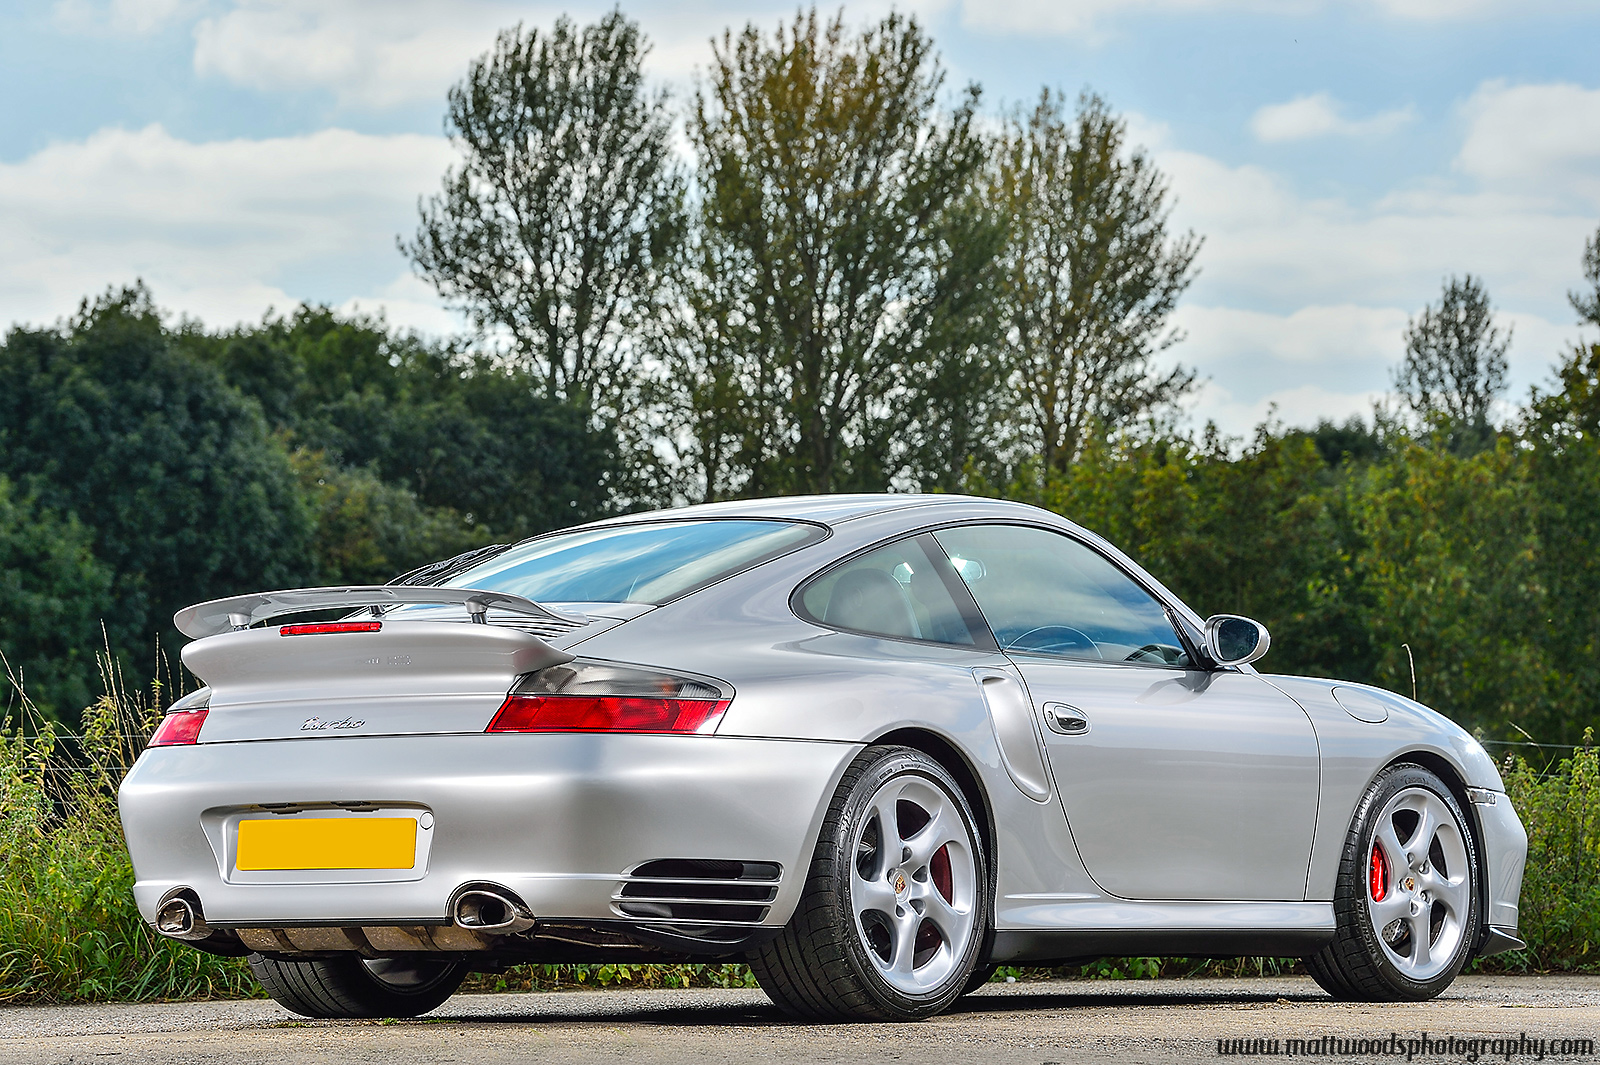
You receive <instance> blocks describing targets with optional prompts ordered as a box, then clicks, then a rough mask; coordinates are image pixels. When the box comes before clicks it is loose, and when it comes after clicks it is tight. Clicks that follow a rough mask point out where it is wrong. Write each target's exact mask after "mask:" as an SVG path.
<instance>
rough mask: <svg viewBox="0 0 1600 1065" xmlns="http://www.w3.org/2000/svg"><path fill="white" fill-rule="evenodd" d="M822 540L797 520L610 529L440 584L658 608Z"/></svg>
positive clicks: (547, 544) (514, 552) (540, 546)
mask: <svg viewBox="0 0 1600 1065" xmlns="http://www.w3.org/2000/svg"><path fill="white" fill-rule="evenodd" d="M826 535H827V533H826V532H825V531H824V530H822V529H821V528H818V527H817V526H815V525H808V524H805V523H803V522H794V521H762V520H755V519H713V520H702V521H663V522H642V523H640V524H637V525H608V526H604V527H601V528H598V529H578V530H574V531H573V532H565V533H555V534H553V535H551V536H544V537H540V538H539V539H537V540H532V541H530V542H528V543H525V544H519V545H517V546H516V547H513V548H511V549H510V550H509V551H505V552H503V553H501V554H499V555H496V556H495V557H494V558H491V559H489V560H487V561H485V562H481V563H479V564H478V565H476V566H473V567H472V568H471V569H468V570H464V571H463V572H461V573H458V574H456V575H455V576H453V577H451V578H450V579H449V580H447V581H445V582H444V584H445V585H446V586H447V587H451V588H483V589H487V590H491V591H497V592H511V593H512V594H514V595H520V596H522V597H523V598H525V599H532V600H534V601H535V602H544V603H649V604H652V605H658V604H661V603H665V602H666V601H667V600H669V599H674V598H676V597H678V596H680V595H684V594H686V593H688V592H692V591H694V590H695V589H696V588H703V587H705V586H706V585H708V584H711V583H713V582H715V581H719V580H721V579H722V578H724V577H728V576H731V575H732V574H735V573H738V572H740V571H741V570H747V569H749V568H750V567H751V566H755V565H759V564H760V563H762V562H765V561H767V560H768V559H772V558H776V557H777V556H779V555H782V554H787V553H788V552H790V551H793V550H795V549H796V548H798V547H804V546H805V545H807V544H810V543H814V542H816V541H817V540H820V539H822V538H823V537H824V536H826Z"/></svg>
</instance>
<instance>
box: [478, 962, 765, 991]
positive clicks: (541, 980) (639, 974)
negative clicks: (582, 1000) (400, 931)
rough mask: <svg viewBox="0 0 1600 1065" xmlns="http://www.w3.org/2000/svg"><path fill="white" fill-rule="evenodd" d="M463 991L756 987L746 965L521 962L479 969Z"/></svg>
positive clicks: (754, 979) (754, 980)
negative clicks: (493, 970)
mask: <svg viewBox="0 0 1600 1065" xmlns="http://www.w3.org/2000/svg"><path fill="white" fill-rule="evenodd" d="M461 986H462V990H463V991H468V992H471V991H482V992H494V993H507V992H510V993H519V992H526V991H574V990H579V989H583V988H604V987H640V988H643V987H756V986H758V985H757V984H756V978H755V977H754V976H753V975H751V973H750V970H749V968H748V967H747V966H744V965H731V964H722V965H517V966H513V967H511V968H509V969H507V970H505V971H504V972H498V973H476V974H474V975H472V976H470V977H468V978H467V982H466V983H464V984H463V985H461Z"/></svg>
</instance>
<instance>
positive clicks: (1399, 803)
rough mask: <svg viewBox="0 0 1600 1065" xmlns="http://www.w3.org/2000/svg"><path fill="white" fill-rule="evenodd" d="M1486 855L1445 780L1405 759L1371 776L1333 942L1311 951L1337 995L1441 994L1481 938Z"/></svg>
mask: <svg viewBox="0 0 1600 1065" xmlns="http://www.w3.org/2000/svg"><path fill="white" fill-rule="evenodd" d="M1477 877H1478V855H1477V850H1476V847H1475V845H1474V843H1473V839H1472V833H1471V832H1470V831H1469V830H1468V828H1467V821H1466V817H1465V816H1464V815H1463V814H1462V812H1461V807H1460V806H1459V805H1458V804H1457V803H1456V800H1455V797H1454V796H1453V795H1451V794H1450V789H1449V788H1447V787H1446V786H1445V784H1444V782H1443V781H1441V780H1440V779H1439V778H1438V777H1437V776H1435V775H1434V774H1433V773H1431V772H1429V771H1428V770H1426V769H1424V768H1422V767H1421V766H1418V765H1396V766H1392V767H1390V768H1389V769H1386V770H1384V771H1383V772H1382V773H1380V774H1379V775H1378V778H1377V779H1376V780H1374V781H1373V782H1372V786H1371V787H1369V788H1368V789H1367V793H1366V795H1365V796H1363V797H1362V800H1361V804H1360V805H1359V806H1358V807H1357V808H1356V815H1355V818H1354V819H1353V820H1352V822H1351V825H1350V831H1349V833H1348V835H1347V836H1346V838H1345V848H1344V854H1343V856H1342V859H1341V861H1340V864H1339V880H1338V884H1337V886H1336V888H1335V892H1334V919H1335V925H1336V931H1335V934H1334V938H1333V940H1332V942H1330V943H1328V944H1327V945H1326V946H1325V947H1323V948H1322V950H1321V951H1319V952H1318V953H1317V954H1316V955H1315V956H1314V957H1312V958H1308V959H1306V961H1307V966H1306V967H1307V968H1308V969H1309V970H1310V971H1311V975H1312V976H1313V977H1314V978H1315V979H1316V981H1317V983H1319V984H1321V985H1322V987H1323V989H1324V990H1326V991H1327V992H1328V993H1329V994H1331V995H1333V996H1334V997H1335V998H1342V999H1353V1000H1357V1001H1369V1002H1394V1001H1402V1000H1410V1001H1420V1000H1423V999H1429V998H1433V997H1434V996H1435V995H1437V994H1439V993H1440V992H1441V991H1443V990H1444V989H1445V988H1447V987H1449V986H1450V983H1451V982H1452V981H1453V980H1455V978H1456V976H1457V974H1459V973H1460V972H1461V968H1462V966H1464V965H1465V964H1466V963H1467V959H1468V958H1470V957H1471V955H1472V947H1473V944H1474V943H1475V942H1477V938H1478V928H1479V920H1480V915H1479V912H1478V880H1477Z"/></svg>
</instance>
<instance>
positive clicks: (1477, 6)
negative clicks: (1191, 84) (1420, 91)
mask: <svg viewBox="0 0 1600 1065" xmlns="http://www.w3.org/2000/svg"><path fill="white" fill-rule="evenodd" d="M1583 3H1584V0H1359V2H1358V3H1354V4H1352V3H1351V0H1009V2H1007V3H1002V4H994V3H986V2H983V0H961V13H962V21H963V22H965V23H966V24H967V25H968V26H971V27H974V28H981V29H986V30H991V31H996V32H1014V33H1041V32H1042V33H1081V34H1086V35H1088V36H1090V37H1095V36H1099V35H1100V33H1101V32H1102V29H1103V26H1104V25H1105V24H1106V23H1108V22H1110V21H1113V20H1114V19H1116V18H1117V17H1118V16H1124V15H1132V16H1139V15H1174V14H1176V15H1182V14H1209V13H1213V12H1215V13H1222V12H1250V13H1256V14H1267V15H1277V16H1289V17H1295V16H1303V15H1308V14H1314V13H1316V12H1318V11H1323V10H1328V9H1334V8H1345V9H1348V8H1349V7H1352V6H1355V7H1364V8H1366V9H1368V10H1369V11H1372V12H1374V13H1376V14H1378V15H1382V16H1386V17H1389V18H1396V19H1404V20H1408V21H1418V22H1446V21H1457V20H1464V19H1481V18H1492V17H1495V16H1498V15H1527V14H1529V13H1530V12H1533V11H1537V10H1540V9H1545V10H1555V11H1559V10H1583V6H1582V5H1583Z"/></svg>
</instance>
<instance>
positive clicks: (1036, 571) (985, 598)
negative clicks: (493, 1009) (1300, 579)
mask: <svg viewBox="0 0 1600 1065" xmlns="http://www.w3.org/2000/svg"><path fill="white" fill-rule="evenodd" d="M330 610H332V611H335V613H333V614H330V613H329V611H330ZM314 611H322V613H321V614H320V615H318V616H320V617H323V618H326V617H329V616H333V617H338V618H340V620H336V621H326V620H324V621H298V622H296V621H293V620H289V621H287V622H286V623H285V621H284V619H292V617H293V616H294V615H299V616H300V617H301V618H304V617H306V616H308V615H309V614H310V613H311V612H314ZM176 620H177V624H178V627H179V628H180V629H181V630H182V631H183V632H184V633H185V634H187V635H189V636H191V637H194V638H195V639H194V642H192V643H190V644H189V645H188V646H187V647H185V648H184V651H183V660H184V662H185V664H186V665H187V666H188V667H189V669H190V670H192V671H193V672H194V673H195V674H196V675H197V676H199V677H200V678H201V679H202V680H203V681H204V682H205V685H206V686H205V687H204V688H202V689H200V690H199V691H197V692H195V693H193V694H192V695H189V696H187V697H185V698H184V699H182V700H180V701H179V702H178V703H176V704H174V705H173V707H172V709H171V711H170V712H169V713H168V714H167V716H166V717H165V719H164V720H163V722H162V723H161V725H160V727H159V728H158V729H157V731H156V734H155V735H154V736H153V737H152V739H151V741H150V746H149V748H148V749H147V750H146V751H145V752H144V754H143V755H142V756H141V757H140V758H139V760H138V762H137V763H136V764H135V765H134V767H133V769H132V771H131V772H130V773H129V774H128V777H127V780H126V781H125V783H124V784H123V786H122V793H121V804H122V816H123V821H124V824H125V826H126V828H127V838H128V845H129V848H130V850H131V852H132V855H133V862H134V867H135V870H136V872H137V884H136V886H135V889H134V890H135V893H136V894H137V897H138V903H139V908H140V911H141V912H142V913H143V914H144V916H145V917H146V919H148V920H149V921H151V922H152V923H153V924H154V926H155V927H156V928H157V929H158V930H159V931H160V932H161V933H162V934H164V935H167V936H171V937H174V938H176V939H179V940H184V941H187V942H188V943H190V944H192V945H194V946H195V947H197V948H199V949H201V950H204V951H210V952H213V953H218V954H233V955H248V956H249V959H250V964H251V965H252V967H253V968H254V971H255V973H256V975H257V977H258V978H259V979H260V981H261V983H262V985H263V986H264V987H265V988H266V989H267V991H268V992H269V993H270V994H271V995H272V996H273V997H274V998H276V999H277V1000H278V1001H279V1002H281V1003H282V1004H283V1005H285V1006H287V1007H288V1008H289V1009H291V1010H294V1011H296V1012H299V1013H302V1014H306V1015H309V1016H317V1017H352V1016H389V1015H402V1016H403V1015H413V1014H417V1013H421V1012H424V1011H426V1010H429V1009H432V1008H434V1007H435V1006H437V1005H439V1004H440V1003H441V1002H443V1001H444V1000H445V999H446V998H447V997H448V996H449V995H450V994H451V993H452V992H453V991H454V990H455V989H456V987H457V986H458V984H459V983H460V981H461V979H462V978H463V976H464V975H465V974H466V973H468V972H471V971H474V970H478V971H486V970H487V971H492V970H494V969H497V968H500V967H504V966H508V965H513V964H517V963H519V962H525V961H543V962H601V961H612V962H650V961H711V960H715V959H744V960H747V961H748V962H749V964H750V966H751V967H752V969H753V970H754V972H755V974H756V977H757V978H758V979H759V980H760V982H761V986H762V987H763V988H765V989H766V991H767V993H768V994H770V995H771V996H772V998H773V1000H774V1001H775V1002H776V1003H777V1004H778V1005H779V1006H780V1007H782V1008H783V1009H784V1010H785V1011H787V1012H788V1013H790V1014H792V1015H794V1016H796V1017H801V1018H810V1019H852V1018H854V1019H870V1018H884V1019H899V1020H904V1019H912V1018H919V1017H926V1016H929V1015H931V1014H934V1013H937V1012H938V1011H940V1010H942V1009H944V1008H945V1007H947V1006H949V1005H950V1004H951V1002H952V1001H954V1000H955V999H956V998H957V997H958V996H960V995H962V994H963V993H965V992H967V991H970V990H972V989H973V988H975V987H976V986H978V985H979V984H980V983H981V982H982V981H983V980H984V979H985V978H986V977H987V976H988V975H989V974H990V973H992V971H993V967H994V966H996V965H1001V964H1028V965H1039V964H1052V963H1059V962H1063V961H1067V960H1072V959H1088V958H1093V957H1096V956H1103V955H1127V954H1134V955H1184V956H1190V957H1195V956H1236V955H1273V956H1298V957H1301V958H1304V959H1305V960H1306V964H1307V966H1308V967H1309V968H1310V970H1311V972H1312V973H1313V975H1314V976H1315V977H1316V979H1317V981H1318V982H1319V983H1321V985H1322V986H1323V987H1324V988H1326V989H1327V990H1328V991H1329V992H1330V993H1332V994H1333V995H1335V996H1337V997H1339V998H1346V999H1367V1000H1395V999H1425V998H1428V997H1431V996H1433V995H1436V994H1438V993H1439V992H1440V991H1441V990H1442V989H1443V988H1445V987H1446V986H1447V985H1448V984H1449V983H1450V982H1451V981H1452V980H1453V979H1454V978H1455V976H1456V974H1457V973H1459V972H1460V971H1461V968H1462V966H1463V965H1464V964H1466V962H1467V961H1468V960H1469V959H1471V958H1472V957H1473V956H1475V955H1484V954H1492V953H1495V952H1497V951H1503V950H1508V949H1513V948H1516V947H1520V946H1521V945H1522V944H1521V943H1520V942H1519V940H1518V939H1517V935H1516V932H1517V901H1518V892H1519V890H1520V886H1521V880H1522V871H1523V862H1524V858H1525V854H1526V849H1527V836H1526V834H1525V833H1524V831H1523V828H1522V825H1521V823H1520V822H1519V821H1518V819H1517V815H1516V813H1515V811H1514V810H1512V808H1511V804H1510V803H1509V802H1508V801H1507V799H1506V795H1505V791H1504V788H1503V785H1502V783H1501V780H1500V777H1499V775H1498V774H1497V773H1496V771H1495V766H1494V763H1493V761H1492V760H1491V759H1490V758H1489V757H1488V756H1487V755H1486V754H1485V753H1484V750H1483V748H1482V747H1481V746H1479V744H1478V743H1477V742H1475V741H1474V740H1473V739H1472V738H1471V737H1470V736H1469V735H1467V733H1465V732H1463V731H1462V730H1461V729H1460V728H1458V727H1456V726H1455V725H1454V724H1452V723H1451V722H1449V721H1448V720H1446V719H1445V718H1443V717H1441V716H1440V715H1438V714H1436V713H1434V712H1433V711H1431V710H1429V709H1427V708H1426V707H1423V706H1420V705H1418V704H1417V703H1415V702H1412V701H1411V700H1409V699H1405V698H1402V697H1400V696H1398V695H1394V694H1392V693H1390V692H1387V691H1381V690H1378V689H1375V688H1370V687H1365V686H1362V685H1358V684H1346V683H1342V682H1337V681H1331V680H1311V679H1306V678H1302V677H1284V676H1269V675H1265V674H1261V673H1258V672H1257V671H1256V670H1255V669H1254V668H1252V666H1251V665H1250V663H1251V662H1252V661H1254V660H1255V659H1257V658H1259V657H1260V656H1261V655H1262V654H1264V653H1265V652H1266V650H1267V645H1268V635H1267V632H1266V631H1265V629H1263V628H1262V627H1261V626H1260V625H1259V624H1257V623H1255V622H1253V621H1250V620H1248V619H1246V618H1241V617H1237V616H1232V615H1218V616H1215V617H1212V618H1209V619H1203V618H1201V617H1199V616H1198V615H1196V614H1195V613H1194V612H1193V611H1191V610H1190V609H1189V608H1188V607H1186V606H1184V604H1183V603H1181V602H1180V601H1179V600H1178V599H1177V598H1176V597H1174V596H1173V595H1172V594H1171V593H1170V592H1169V591H1167V590H1166V589H1165V588H1164V587H1163V586H1162V585H1161V584H1160V582H1158V581H1156V580H1155V579H1154V578H1152V577H1151V576H1150V575H1149V574H1148V573H1146V572H1144V570H1142V569H1140V568H1139V567H1138V566H1137V565H1135V564H1134V563H1133V562H1132V561H1131V560H1129V559H1128V558H1127V557H1126V556H1125V555H1123V554H1122V553H1120V552H1119V551H1117V549H1116V548H1114V547H1112V546H1111V545H1110V544H1108V543H1106V542H1105V541H1104V540H1102V539H1101V538H1099V537H1097V536H1095V535H1094V534H1092V533H1089V532H1087V531H1085V530H1083V529H1081V528H1079V527H1077V526H1076V525H1074V524H1072V523H1071V522H1068V521H1065V520H1063V519H1061V518H1059V517H1057V516H1055V515H1053V514H1049V513H1046V512H1045V511H1042V510H1037V509H1034V508H1032V507H1028V506H1023V505H1020V504H1013V503H1003V502H996V501H992V500H981V499H969V498H961V497H952V496H829V497H815V498H796V499H772V500H759V501H751V502H738V503H723V504H713V505H709V506H698V507H690V508H687V509H682V510H674V511H666V512H661V513H655V514H644V515H634V516H630V517H626V518H618V519H615V520H610V521H604V522H600V523H596V524H592V525H586V526H583V527H581V528H576V529H569V530H565V531H562V532H556V533H551V534H548V535H545V536H540V537H537V538H535V539H532V540H528V541H525V542H523V543H520V544H517V545H515V546H513V547H510V548H493V549H487V550H483V551H479V552H476V553H471V554H469V555H465V556H461V557H459V558H457V559H453V560H448V561H446V562H443V563H439V564H437V565H434V566H430V567H426V568H424V569H423V570H420V571H417V572H415V573H413V574H411V575H409V576H408V577H407V578H403V579H401V580H398V581H397V582H395V583H393V584H389V585H384V586H381V587H363V588H316V589H300V590H294V591H279V592H263V593H259V594H254V595H244V596H238V597H235V598H231V599H222V600H217V601H215V602H210V603H203V604H200V605H198V606H193V607H189V608H187V609H185V610H183V611H181V612H180V613H179V614H178V615H177V619H176Z"/></svg>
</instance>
